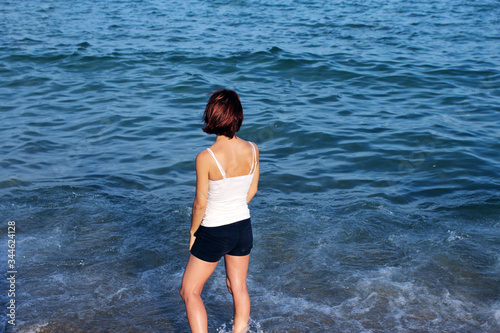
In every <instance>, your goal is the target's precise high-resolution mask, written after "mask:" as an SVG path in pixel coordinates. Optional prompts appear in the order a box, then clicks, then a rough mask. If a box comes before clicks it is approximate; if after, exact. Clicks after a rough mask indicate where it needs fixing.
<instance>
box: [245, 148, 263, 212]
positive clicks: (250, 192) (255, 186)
mask: <svg viewBox="0 0 500 333" xmlns="http://www.w3.org/2000/svg"><path fill="white" fill-rule="evenodd" d="M254 145H255V150H256V161H255V162H256V163H257V166H256V167H255V171H254V176H253V181H252V184H251V185H250V189H249V190H248V194H247V204H248V203H250V201H251V200H252V198H253V197H254V196H255V194H257V190H258V188H259V176H260V163H259V148H258V147H257V145H256V144H255V143H254Z"/></svg>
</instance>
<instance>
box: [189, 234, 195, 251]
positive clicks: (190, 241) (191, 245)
mask: <svg viewBox="0 0 500 333" xmlns="http://www.w3.org/2000/svg"><path fill="white" fill-rule="evenodd" d="M195 240H196V237H195V236H194V235H193V234H190V236H189V251H191V248H192V247H193V244H194V241H195Z"/></svg>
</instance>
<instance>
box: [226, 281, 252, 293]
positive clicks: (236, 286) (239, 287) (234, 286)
mask: <svg viewBox="0 0 500 333" xmlns="http://www.w3.org/2000/svg"><path fill="white" fill-rule="evenodd" d="M227 287H228V290H229V292H230V293H231V294H232V295H241V294H248V290H247V284H246V282H239V283H235V282H234V281H233V282H232V281H230V280H228V286H227Z"/></svg>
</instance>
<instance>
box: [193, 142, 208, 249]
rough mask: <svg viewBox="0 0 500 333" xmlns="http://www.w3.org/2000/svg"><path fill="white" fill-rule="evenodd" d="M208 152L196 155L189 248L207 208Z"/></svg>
mask: <svg viewBox="0 0 500 333" xmlns="http://www.w3.org/2000/svg"><path fill="white" fill-rule="evenodd" d="M207 157H208V152H207V151H206V150H204V151H202V152H201V153H199V154H198V156H196V194H195V197H194V201H193V215H192V217H191V230H190V231H189V235H190V237H189V249H190V250H191V247H192V246H193V244H194V241H195V239H196V237H195V236H194V233H195V232H196V230H198V228H199V227H200V224H201V220H202V219H203V215H205V210H206V209H207V195H208V161H207Z"/></svg>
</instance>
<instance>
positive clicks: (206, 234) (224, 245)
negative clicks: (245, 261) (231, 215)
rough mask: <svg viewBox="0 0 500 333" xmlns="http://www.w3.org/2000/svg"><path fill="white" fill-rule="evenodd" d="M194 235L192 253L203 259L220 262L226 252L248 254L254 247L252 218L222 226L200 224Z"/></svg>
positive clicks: (236, 254)
mask: <svg viewBox="0 0 500 333" xmlns="http://www.w3.org/2000/svg"><path fill="white" fill-rule="evenodd" d="M194 235H195V236H196V240H195V241H194V244H193V247H191V254H192V255H193V256H195V257H196V258H198V259H201V260H203V261H208V262H218V261H219V260H220V258H222V257H223V256H225V255H226V254H229V255H231V256H246V255H248V254H250V250H251V249H252V247H253V235H252V225H251V223H250V219H246V220H242V221H239V222H234V223H231V224H227V225H223V226H220V227H204V226H200V227H199V228H198V230H197V231H196V232H195V233H194Z"/></svg>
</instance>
